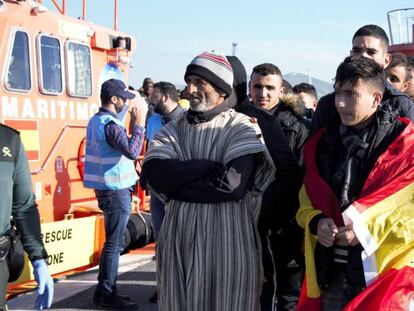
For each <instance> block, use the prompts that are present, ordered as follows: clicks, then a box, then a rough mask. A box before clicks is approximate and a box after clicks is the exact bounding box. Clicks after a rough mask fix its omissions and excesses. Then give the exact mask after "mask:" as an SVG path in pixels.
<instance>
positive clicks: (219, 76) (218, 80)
mask: <svg viewBox="0 0 414 311" xmlns="http://www.w3.org/2000/svg"><path fill="white" fill-rule="evenodd" d="M189 75H197V76H200V77H202V78H204V79H206V80H207V81H208V82H210V83H211V84H213V85H214V86H215V87H217V88H218V89H220V90H222V91H223V92H225V93H226V97H228V96H230V94H231V90H232V87H233V69H232V68H231V65H230V63H229V61H228V60H227V58H226V57H225V56H224V55H218V54H213V53H209V52H204V53H203V54H200V55H198V56H196V57H195V58H194V59H193V60H192V61H191V63H190V65H188V66H187V70H186V71H185V74H184V80H186V81H187V77H188V76H189Z"/></svg>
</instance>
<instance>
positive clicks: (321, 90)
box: [283, 72, 333, 99]
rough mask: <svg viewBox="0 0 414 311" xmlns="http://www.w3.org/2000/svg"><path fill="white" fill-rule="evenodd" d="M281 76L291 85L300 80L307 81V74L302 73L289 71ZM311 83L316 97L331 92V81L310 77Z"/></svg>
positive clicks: (300, 81)
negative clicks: (316, 94)
mask: <svg viewBox="0 0 414 311" xmlns="http://www.w3.org/2000/svg"><path fill="white" fill-rule="evenodd" d="M283 78H284V79H285V80H287V81H288V82H289V83H290V84H292V86H295V85H296V84H299V83H302V82H305V83H309V79H308V76H307V75H304V74H303V73H296V72H289V73H288V74H287V75H283ZM311 84H312V85H313V86H314V87H315V88H316V92H317V93H318V99H319V98H321V97H322V96H324V95H326V94H329V93H332V92H333V83H329V82H325V81H322V80H319V79H316V78H312V83H311Z"/></svg>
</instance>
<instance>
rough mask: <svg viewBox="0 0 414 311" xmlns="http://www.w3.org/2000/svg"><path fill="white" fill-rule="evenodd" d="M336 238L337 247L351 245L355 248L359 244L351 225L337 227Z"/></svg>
mask: <svg viewBox="0 0 414 311" xmlns="http://www.w3.org/2000/svg"><path fill="white" fill-rule="evenodd" d="M336 238H337V239H338V240H339V241H338V244H339V245H344V246H347V245H351V246H355V245H357V244H358V243H359V240H358V238H357V237H356V235H355V232H354V229H353V225H352V224H349V225H346V226H344V227H339V228H338V233H337V235H336Z"/></svg>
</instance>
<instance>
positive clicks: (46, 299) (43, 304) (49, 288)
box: [32, 259, 53, 310]
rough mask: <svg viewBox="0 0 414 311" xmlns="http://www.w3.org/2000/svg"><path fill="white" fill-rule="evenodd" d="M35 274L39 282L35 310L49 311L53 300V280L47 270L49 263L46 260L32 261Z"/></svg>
mask: <svg viewBox="0 0 414 311" xmlns="http://www.w3.org/2000/svg"><path fill="white" fill-rule="evenodd" d="M32 266H33V269H34V271H33V274H34V277H35V280H36V282H37V294H38V296H37V298H36V302H35V308H36V309H39V310H43V309H48V308H50V306H51V305H52V300H53V279H52V277H51V276H50V274H49V270H48V269H47V263H46V261H45V260H44V259H37V260H35V261H32Z"/></svg>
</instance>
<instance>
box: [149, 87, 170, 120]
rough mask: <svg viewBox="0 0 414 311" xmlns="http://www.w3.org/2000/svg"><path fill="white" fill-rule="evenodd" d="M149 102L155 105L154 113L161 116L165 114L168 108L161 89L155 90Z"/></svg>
mask: <svg viewBox="0 0 414 311" xmlns="http://www.w3.org/2000/svg"><path fill="white" fill-rule="evenodd" d="M149 101H150V103H151V104H153V105H154V111H155V112H156V113H159V114H164V112H165V110H166V107H165V105H164V103H165V101H166V96H165V95H164V94H162V93H161V90H160V88H158V87H156V88H154V89H153V91H152V94H151V95H150V96H149Z"/></svg>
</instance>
